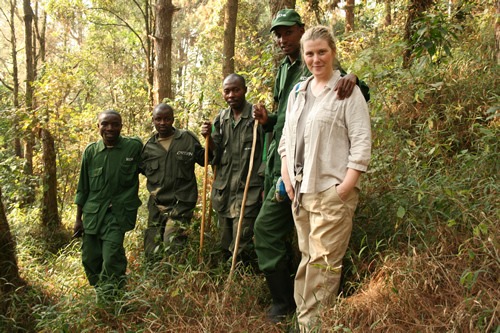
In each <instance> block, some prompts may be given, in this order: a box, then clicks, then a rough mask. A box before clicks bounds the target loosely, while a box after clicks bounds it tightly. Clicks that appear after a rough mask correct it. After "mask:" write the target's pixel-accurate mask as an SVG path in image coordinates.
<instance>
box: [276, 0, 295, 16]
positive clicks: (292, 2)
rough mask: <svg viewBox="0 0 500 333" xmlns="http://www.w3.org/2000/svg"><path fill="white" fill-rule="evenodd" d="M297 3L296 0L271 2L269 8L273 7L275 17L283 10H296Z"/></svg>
mask: <svg viewBox="0 0 500 333" xmlns="http://www.w3.org/2000/svg"><path fill="white" fill-rule="evenodd" d="M295 3H296V1H295V0H269V7H271V15H272V17H275V16H276V13H278V12H279V11H280V10H281V9H285V8H290V9H295Z"/></svg>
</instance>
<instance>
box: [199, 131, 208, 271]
mask: <svg viewBox="0 0 500 333" xmlns="http://www.w3.org/2000/svg"><path fill="white" fill-rule="evenodd" d="M209 141H210V136H207V137H206V140H205V163H204V174H203V196H202V198H201V200H202V207H201V227H200V253H199V254H198V262H199V263H200V264H201V263H202V262H203V240H204V239H205V215H206V213H207V183H208V149H209ZM208 213H209V214H210V212H208Z"/></svg>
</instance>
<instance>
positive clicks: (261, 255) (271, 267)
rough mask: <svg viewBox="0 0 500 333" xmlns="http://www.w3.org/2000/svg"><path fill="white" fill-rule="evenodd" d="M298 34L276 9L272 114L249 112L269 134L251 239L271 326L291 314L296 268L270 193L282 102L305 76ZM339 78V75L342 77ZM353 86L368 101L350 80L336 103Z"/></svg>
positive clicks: (284, 214) (282, 205) (287, 219)
mask: <svg viewBox="0 0 500 333" xmlns="http://www.w3.org/2000/svg"><path fill="white" fill-rule="evenodd" d="M304 31H305V30H304V24H303V23H302V20H301V17H300V15H299V14H298V13H297V12H296V11H294V10H293V9H282V10H280V11H279V12H278V13H277V14H276V17H275V18H274V19H273V21H272V25H271V32H273V33H274V35H275V37H276V41H277V44H278V46H279V47H280V48H281V50H282V51H283V53H284V54H285V58H284V59H283V61H282V62H281V64H280V66H279V69H278V73H277V75H276V81H275V84H274V102H275V105H276V112H274V113H268V112H267V110H266V109H265V107H264V106H263V105H256V106H255V108H254V117H255V119H257V120H258V121H259V123H260V124H262V125H263V128H264V130H265V131H266V132H271V133H272V136H271V141H270V144H269V149H268V154H267V165H266V173H265V181H264V196H265V198H264V202H263V204H262V209H261V210H260V212H259V215H258V217H257V219H256V221H255V226H254V233H255V251H256V253H257V258H258V263H259V268H260V270H261V271H262V272H264V275H265V277H266V282H267V285H268V287H269V290H270V292H271V296H272V306H271V308H270V309H269V311H268V314H267V315H268V318H269V319H270V320H271V321H273V322H275V323H278V322H280V321H282V320H283V319H285V317H286V316H287V315H288V314H292V313H294V311H295V301H294V299H293V275H294V274H295V271H296V264H295V263H292V258H291V257H290V253H293V250H292V249H293V247H292V245H291V244H290V242H289V241H288V240H289V239H290V238H291V237H290V234H291V232H292V231H293V229H294V222H293V217H292V210H291V205H290V202H289V201H287V200H283V201H279V200H277V199H276V196H275V187H276V182H277V181H278V178H279V177H280V176H281V158H280V156H279V154H278V152H277V148H278V144H279V142H280V139H281V134H282V131H283V127H284V124H285V114H286V107H287V101H288V96H289V95H290V92H291V91H292V88H293V87H294V86H295V84H297V83H298V82H300V81H303V80H305V79H306V78H307V77H308V76H310V75H311V73H310V72H309V71H308V69H307V67H306V66H305V65H303V63H302V59H301V55H300V38H301V37H302V35H303V34H304ZM341 72H342V70H341ZM343 74H344V75H345V72H344V73H343ZM356 84H358V85H359V86H360V88H361V91H362V92H363V95H364V96H365V99H366V100H368V99H369V92H368V90H369V88H368V86H366V85H365V84H364V83H363V82H359V81H358V80H357V78H356V76H355V75H353V74H349V75H345V76H344V77H343V78H342V79H341V80H340V81H339V83H338V84H337V86H336V88H335V90H337V94H338V97H339V98H340V99H343V98H345V97H348V96H350V94H351V92H352V90H353V88H354V86H355V85H356Z"/></svg>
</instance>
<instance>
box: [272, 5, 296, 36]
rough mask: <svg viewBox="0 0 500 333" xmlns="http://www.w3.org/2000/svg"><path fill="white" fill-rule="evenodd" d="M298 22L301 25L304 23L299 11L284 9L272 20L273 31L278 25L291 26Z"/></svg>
mask: <svg viewBox="0 0 500 333" xmlns="http://www.w3.org/2000/svg"><path fill="white" fill-rule="evenodd" d="M296 24H298V25H300V26H303V25H304V23H302V20H301V18H300V15H299V13H297V12H296V11H295V10H293V9H282V10H280V11H279V12H278V13H277V14H276V17H275V18H274V19H273V21H272V22H271V31H273V30H274V29H275V28H276V27H279V26H280V25H284V26H287V27H291V26H292V25H296Z"/></svg>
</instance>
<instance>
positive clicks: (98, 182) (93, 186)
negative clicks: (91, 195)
mask: <svg viewBox="0 0 500 333" xmlns="http://www.w3.org/2000/svg"><path fill="white" fill-rule="evenodd" d="M89 182H90V191H100V190H101V189H102V188H103V187H104V175H103V174H102V167H100V168H95V169H92V170H90V175H89Z"/></svg>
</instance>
